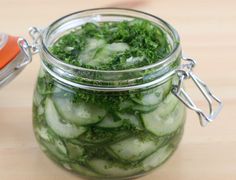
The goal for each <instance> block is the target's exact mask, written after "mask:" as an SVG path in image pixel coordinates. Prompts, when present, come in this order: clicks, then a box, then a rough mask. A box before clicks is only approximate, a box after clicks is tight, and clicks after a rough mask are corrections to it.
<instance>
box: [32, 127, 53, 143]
mask: <svg viewBox="0 0 236 180" xmlns="http://www.w3.org/2000/svg"><path fill="white" fill-rule="evenodd" d="M35 132H36V134H37V135H38V136H39V137H40V138H42V139H43V140H45V141H50V140H51V136H50V135H49V133H48V129H47V128H45V127H37V128H36V129H35Z"/></svg>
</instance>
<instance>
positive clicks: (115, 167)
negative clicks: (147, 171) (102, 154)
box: [88, 159, 142, 177]
mask: <svg viewBox="0 0 236 180" xmlns="http://www.w3.org/2000/svg"><path fill="white" fill-rule="evenodd" d="M88 165H89V166H90V167H91V168H92V169H93V170H94V171H96V172H97V173H99V174H103V175H105V176H112V177H124V176H129V175H135V174H136V173H138V172H139V171H141V170H142V169H141V168H140V167H124V166H122V165H121V164H118V163H114V162H111V161H106V160H102V159H93V160H90V161H88Z"/></svg>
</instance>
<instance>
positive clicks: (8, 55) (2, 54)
mask: <svg viewBox="0 0 236 180" xmlns="http://www.w3.org/2000/svg"><path fill="white" fill-rule="evenodd" d="M17 40H18V37H14V36H8V41H7V43H6V44H5V46H4V47H3V48H2V49H0V70H1V69H2V68H4V67H5V66H6V65H7V64H9V63H10V62H11V61H12V60H13V59H14V58H15V57H16V56H17V55H18V54H19V53H20V48H19V46H18V43H17Z"/></svg>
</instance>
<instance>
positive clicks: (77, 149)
mask: <svg viewBox="0 0 236 180" xmlns="http://www.w3.org/2000/svg"><path fill="white" fill-rule="evenodd" d="M66 147H67V150H68V154H69V157H70V158H71V159H73V160H74V159H77V158H80V157H81V156H82V155H84V153H85V150H84V148H83V147H82V146H80V145H78V144H72V143H69V142H67V143H66Z"/></svg>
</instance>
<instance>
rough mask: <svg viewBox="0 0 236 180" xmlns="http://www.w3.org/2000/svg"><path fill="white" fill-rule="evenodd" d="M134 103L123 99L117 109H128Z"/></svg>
mask: <svg viewBox="0 0 236 180" xmlns="http://www.w3.org/2000/svg"><path fill="white" fill-rule="evenodd" d="M133 105H134V103H133V102H132V101H123V102H121V103H120V104H119V111H123V110H126V109H130V108H131V107H132V106H133Z"/></svg>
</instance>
